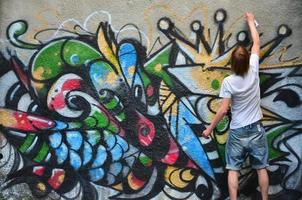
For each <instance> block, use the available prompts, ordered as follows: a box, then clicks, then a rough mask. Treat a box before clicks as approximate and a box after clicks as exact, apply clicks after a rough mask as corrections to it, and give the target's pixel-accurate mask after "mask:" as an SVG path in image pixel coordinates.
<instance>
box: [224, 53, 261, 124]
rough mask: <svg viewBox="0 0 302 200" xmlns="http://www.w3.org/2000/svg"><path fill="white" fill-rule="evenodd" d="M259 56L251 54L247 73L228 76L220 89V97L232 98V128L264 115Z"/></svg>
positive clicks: (249, 122)
mask: <svg viewBox="0 0 302 200" xmlns="http://www.w3.org/2000/svg"><path fill="white" fill-rule="evenodd" d="M258 72H259V57H258V55H256V54H252V55H251V56H250V67H249V70H248V72H247V74H246V75H245V76H244V77H242V76H237V75H235V74H232V75H230V76H228V77H226V78H225V79H224V80H223V82H222V86H221V89H220V94H219V96H220V97H223V98H231V112H232V120H231V124H230V128H231V129H236V128H240V127H243V126H246V125H249V124H252V123H254V122H256V121H258V120H260V119H261V118H262V117H263V115H262V111H261V108H260V86H259V75H258Z"/></svg>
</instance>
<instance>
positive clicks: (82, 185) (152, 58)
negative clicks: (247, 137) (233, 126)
mask: <svg viewBox="0 0 302 200" xmlns="http://www.w3.org/2000/svg"><path fill="white" fill-rule="evenodd" d="M226 19H227V12H226V11H225V10H224V9H218V10H217V11H216V12H215V13H214V22H215V24H216V26H217V30H216V33H215V34H213V33H212V34H210V30H209V27H208V26H206V25H205V24H204V23H207V22H203V21H199V20H194V21H192V23H191V25H190V28H191V31H192V33H193V34H194V36H195V40H194V41H193V40H192V39H188V36H186V35H185V34H184V33H182V32H181V31H180V30H179V29H178V28H177V26H176V25H175V24H174V22H173V19H170V18H168V17H163V18H160V19H159V20H158V22H157V29H158V31H159V33H160V34H161V35H162V36H164V37H166V39H168V41H169V42H167V43H166V44H162V46H161V47H160V48H159V49H157V50H156V51H154V52H153V53H152V54H150V53H149V51H147V47H146V46H145V45H144V44H143V42H142V37H144V35H143V34H142V32H141V31H140V30H139V29H138V28H137V27H136V26H135V25H133V24H127V25H125V26H124V27H122V28H121V30H119V31H116V30H114V29H113V27H112V24H111V23H108V22H104V21H101V22H99V25H98V28H97V29H96V31H95V32H90V31H88V30H87V29H86V27H85V26H81V25H80V24H77V25H75V27H74V29H73V30H67V29H64V28H62V27H60V28H57V29H45V30H44V29H43V30H41V31H39V32H37V33H36V34H35V39H36V43H33V42H29V41H27V40H26V39H24V35H26V31H27V29H28V26H30V24H28V23H27V22H26V21H24V20H17V21H14V22H12V23H11V24H10V25H9V26H8V27H7V39H8V40H9V42H10V43H11V44H12V45H13V46H14V47H15V48H13V49H2V53H1V55H0V56H1V57H0V61H1V63H0V70H1V71H0V82H1V88H0V90H1V97H0V98H1V100H0V106H1V107H0V125H1V127H0V128H1V133H2V135H1V165H0V167H1V170H2V171H3V174H6V176H5V182H3V184H2V185H1V190H2V191H5V190H6V189H8V188H10V187H12V186H14V185H17V184H20V183H26V184H27V185H28V186H29V188H30V189H31V192H32V194H33V196H35V197H37V198H43V197H46V196H48V195H50V194H52V193H54V194H56V195H57V198H60V197H63V198H65V199H91V200H93V199H98V198H99V197H100V193H101V192H100V191H103V190H110V191H111V192H110V194H111V195H110V197H109V198H111V199H152V198H156V197H158V196H159V195H163V196H161V197H164V198H167V199H225V198H227V196H228V193H227V183H226V171H225V169H224V166H225V163H224V145H225V143H226V139H227V135H228V129H229V122H230V118H231V116H230V114H229V115H228V116H226V117H225V118H224V119H223V120H222V121H221V122H220V123H219V124H218V126H217V127H216V129H215V131H214V132H213V134H212V136H211V138H209V139H205V138H202V137H201V136H200V135H201V133H202V130H203V129H204V127H205V126H207V125H208V124H209V122H210V121H211V119H212V118H213V116H214V115H215V111H216V110H217V108H218V103H219V102H220V99H219V97H218V93H219V89H220V85H221V82H222V80H223V78H224V77H226V76H228V75H230V74H231V71H230V66H229V60H230V56H231V53H232V51H233V49H234V48H235V47H236V46H237V45H238V44H243V45H245V46H246V47H248V48H249V47H250V45H251V41H250V40H249V36H248V32H247V31H246V30H242V31H239V32H238V33H228V32H226V31H225V27H224V26H225V24H224V23H225V21H226ZM129 26H131V29H132V30H136V32H137V33H136V34H137V35H138V37H133V36H132V35H127V36H126V37H124V38H122V39H121V38H119V34H120V33H122V32H123V31H124V30H125V29H127V27H129ZM154 26H156V24H154ZM78 29H81V33H79V31H77V30H78ZM48 31H56V32H55V34H54V35H53V37H50V38H48V39H44V40H42V39H41V40H40V39H39V36H40V35H41V34H43V33H45V32H48ZM212 32H214V31H213V30H212ZM291 32H292V30H291V29H290V27H289V26H288V25H286V24H282V25H280V26H279V27H278V28H277V33H276V37H275V38H273V39H272V40H270V41H268V42H266V43H264V44H263V46H262V47H261V55H260V62H261V69H260V80H261V83H260V84H261V97H262V110H263V113H264V118H263V123H264V125H265V129H266V132H267V138H268V141H269V159H270V167H269V175H270V191H269V193H270V199H298V198H300V197H301V194H302V193H301V192H302V191H301V185H302V177H301V169H302V167H301V156H302V153H301V147H299V142H298V141H301V137H302V132H301V130H302V126H301V122H302V118H301V116H302V109H301V107H302V104H301V101H302V100H301V98H302V81H301V80H302V79H301V75H302V71H301V69H302V68H301V64H302V61H301V59H300V58H299V57H293V58H286V59H285V58H284V56H285V54H286V52H287V50H288V49H289V48H290V47H291V45H290V44H289V45H287V46H283V47H281V46H280V44H281V43H282V42H283V41H284V40H286V38H287V37H289V36H290V35H291ZM58 33H61V34H58ZM211 35H212V36H211ZM211 38H212V39H211ZM230 39H234V40H235V42H233V44H231V45H230V42H229V40H230ZM155 43H158V40H157V41H156V42H155ZM285 43H286V42H285ZM19 50H25V51H28V52H31V53H30V55H31V56H30V59H29V61H24V60H22V59H21V58H20V57H19V56H18V51H19ZM276 58H277V59H276ZM276 60H277V61H276ZM271 61H275V63H273V62H271ZM240 193H241V194H242V195H245V196H252V197H253V198H255V199H257V197H258V196H257V195H259V192H258V187H257V179H256V173H255V171H252V170H251V169H250V166H249V161H248V160H246V163H245V166H244V168H243V169H242V170H241V172H240Z"/></svg>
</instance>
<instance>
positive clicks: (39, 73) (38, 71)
mask: <svg viewBox="0 0 302 200" xmlns="http://www.w3.org/2000/svg"><path fill="white" fill-rule="evenodd" d="M44 71H45V68H44V66H39V67H37V69H36V70H34V71H33V77H34V78H35V79H37V80H43V73H44Z"/></svg>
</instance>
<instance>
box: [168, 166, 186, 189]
mask: <svg viewBox="0 0 302 200" xmlns="http://www.w3.org/2000/svg"><path fill="white" fill-rule="evenodd" d="M181 171H182V169H179V168H175V167H172V166H168V168H167V169H166V171H165V180H166V182H168V183H169V184H170V185H173V186H175V187H178V188H184V187H186V186H187V185H188V183H186V182H184V181H182V179H181V177H180V173H181Z"/></svg>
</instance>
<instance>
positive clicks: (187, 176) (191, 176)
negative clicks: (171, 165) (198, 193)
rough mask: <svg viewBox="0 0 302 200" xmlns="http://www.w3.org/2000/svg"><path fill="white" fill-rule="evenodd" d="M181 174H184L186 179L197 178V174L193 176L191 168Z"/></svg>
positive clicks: (183, 176) (183, 177)
mask: <svg viewBox="0 0 302 200" xmlns="http://www.w3.org/2000/svg"><path fill="white" fill-rule="evenodd" d="M181 175H182V179H183V180H185V181H191V180H192V179H193V178H195V176H193V175H192V174H191V170H190V169H188V170H186V171H184V172H182V174H181Z"/></svg>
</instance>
